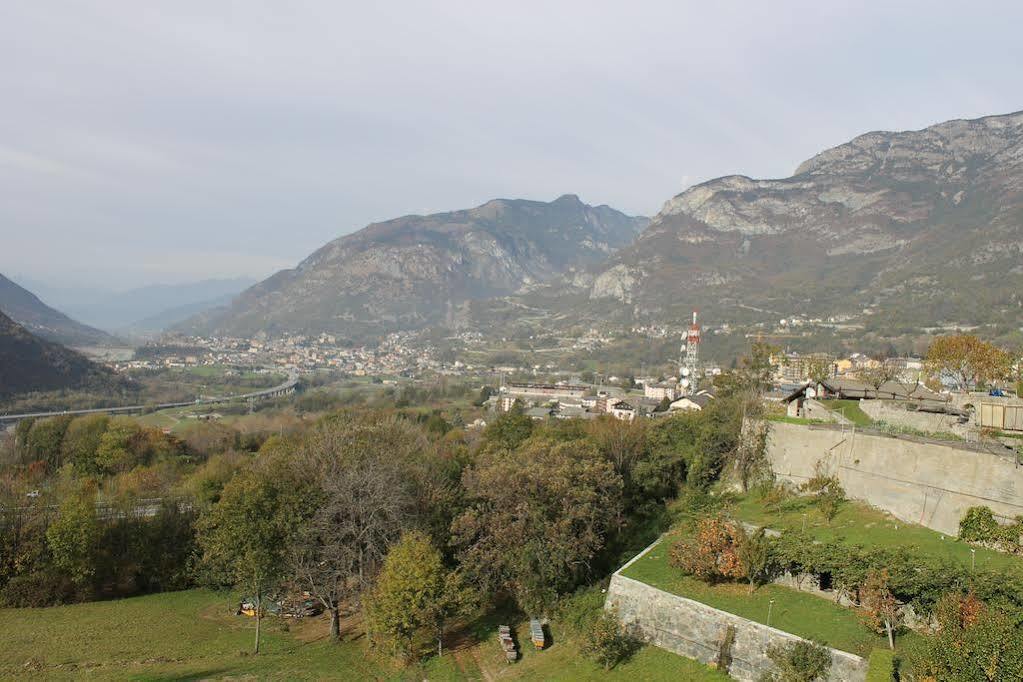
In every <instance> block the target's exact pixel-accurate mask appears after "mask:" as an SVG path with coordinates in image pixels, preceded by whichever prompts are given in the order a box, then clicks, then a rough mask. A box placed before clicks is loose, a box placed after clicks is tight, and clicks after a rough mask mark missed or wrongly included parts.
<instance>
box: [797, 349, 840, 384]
mask: <svg viewBox="0 0 1023 682" xmlns="http://www.w3.org/2000/svg"><path fill="white" fill-rule="evenodd" d="M803 367H804V371H805V372H806V378H807V379H809V380H810V381H812V382H813V385H814V386H816V385H817V384H820V383H821V382H822V381H824V380H825V379H830V378H831V377H833V376H834V375H835V362H834V360H832V359H831V358H830V357H828V356H827V355H822V354H819V353H817V354H814V355H810V356H808V357H807V358H806V361H805V364H804V365H803Z"/></svg>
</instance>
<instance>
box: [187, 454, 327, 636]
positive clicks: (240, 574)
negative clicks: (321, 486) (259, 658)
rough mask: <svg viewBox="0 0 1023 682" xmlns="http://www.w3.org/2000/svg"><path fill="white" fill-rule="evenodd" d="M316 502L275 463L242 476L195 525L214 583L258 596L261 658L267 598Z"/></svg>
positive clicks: (257, 617) (264, 462)
mask: <svg viewBox="0 0 1023 682" xmlns="http://www.w3.org/2000/svg"><path fill="white" fill-rule="evenodd" d="M315 501H316V494H315V491H313V490H310V489H308V488H307V487H304V486H303V485H302V481H300V480H296V478H295V477H294V476H293V475H292V472H291V471H290V470H289V467H288V466H286V463H285V462H282V461H279V460H278V459H277V458H274V459H271V460H270V461H263V462H261V463H260V466H256V467H254V468H252V469H247V470H243V471H241V472H239V473H238V474H237V475H236V476H235V477H234V478H232V479H231V480H230V481H229V482H228V483H227V485H225V486H224V489H223V491H222V492H221V495H220V499H219V500H218V501H217V503H216V504H215V505H213V506H212V507H211V508H210V509H209V510H208V511H207V512H206V513H204V514H203V515H202V516H201V517H200V518H199V520H198V522H197V524H196V535H197V537H196V539H197V542H198V545H199V549H200V550H201V553H202V556H201V559H202V564H203V567H204V568H205V570H206V571H207V575H208V577H209V578H210V579H211V581H212V582H214V583H219V584H227V585H233V586H235V587H237V588H240V589H244V590H248V591H249V592H250V594H251V595H253V598H254V600H255V607H256V608H255V611H256V641H255V646H254V651H255V652H256V653H259V635H260V619H261V611H262V600H263V597H264V596H265V595H266V594H267V592H268V591H270V590H271V589H272V588H273V587H274V586H275V585H277V584H278V583H279V582H280V581H281V579H282V578H283V576H284V573H285V567H286V565H287V563H286V562H287V558H288V555H289V552H290V550H291V543H292V541H293V539H294V537H295V536H296V534H297V531H298V529H299V527H300V524H301V523H302V522H303V521H304V520H306V519H307V518H308V517H309V516H310V515H311V513H310V512H311V509H310V507H311V505H312V504H315Z"/></svg>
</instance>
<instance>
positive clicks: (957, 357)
mask: <svg viewBox="0 0 1023 682" xmlns="http://www.w3.org/2000/svg"><path fill="white" fill-rule="evenodd" d="M925 362H926V367H927V369H928V371H929V372H931V373H933V374H937V375H940V376H944V377H947V378H948V379H950V380H951V381H952V382H953V383H954V385H955V387H956V389H957V390H960V391H968V390H970V388H972V387H973V386H975V385H977V384H981V383H990V382H993V381H997V380H1000V379H1004V378H1006V376H1007V375H1008V374H1009V372H1010V366H1011V364H1012V363H1011V360H1010V357H1009V354H1008V353H1006V352H1005V351H1003V350H1001V349H1000V348H997V347H995V346H993V345H991V344H990V343H987V342H986V341H982V340H981V339H979V338H977V337H976V336H973V335H972V334H956V335H952V336H939V337H938V338H936V339H935V340H934V342H933V343H931V346H930V348H928V349H927V358H926V360H925Z"/></svg>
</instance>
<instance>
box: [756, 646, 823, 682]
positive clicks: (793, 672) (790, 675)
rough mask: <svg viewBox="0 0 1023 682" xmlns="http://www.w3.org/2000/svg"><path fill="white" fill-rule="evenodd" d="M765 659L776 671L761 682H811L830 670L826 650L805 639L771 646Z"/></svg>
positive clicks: (764, 676)
mask: <svg viewBox="0 0 1023 682" xmlns="http://www.w3.org/2000/svg"><path fill="white" fill-rule="evenodd" d="M767 657H768V658H770V659H771V662H772V663H774V665H775V666H777V668H778V670H777V671H776V672H770V673H765V674H764V675H763V676H761V678H760V679H761V682H773V681H777V682H813V681H814V680H817V679H821V678H823V677H825V676H826V675H827V674H828V671H829V670H831V654H829V653H828V650H827V649H825V648H824V647H822V646H821V645H820V644H817V643H816V642H808V641H807V640H805V639H801V640H799V641H796V642H793V643H791V644H787V645H780V644H772V645H771V646H769V647H768V648H767Z"/></svg>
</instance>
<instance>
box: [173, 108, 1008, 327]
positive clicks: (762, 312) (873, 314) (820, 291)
mask: <svg viewBox="0 0 1023 682" xmlns="http://www.w3.org/2000/svg"><path fill="white" fill-rule="evenodd" d="M694 308H700V309H702V310H704V311H706V313H707V315H709V316H710V317H713V318H715V319H717V320H718V321H735V322H737V323H743V322H750V321H754V320H765V319H775V320H776V319H778V318H779V317H787V316H791V315H794V314H806V315H811V316H820V317H824V318H836V319H840V320H848V319H857V320H860V321H865V323H866V325H867V326H868V327H873V328H876V329H880V330H882V331H883V332H884V333H888V332H891V333H894V332H895V331H896V330H897V329H904V330H919V328H920V327H924V326H930V325H935V324H940V323H941V322H944V321H949V322H954V323H963V324H985V323H988V324H992V325H995V326H996V327H998V328H1000V329H1012V330H1015V329H1016V327H1018V324H1019V322H1018V320H1019V315H1020V313H1021V308H1023V112H1018V113H1013V114H1007V115H1001V116H988V117H985V118H980V119H975V120H954V121H948V122H945V123H941V124H938V125H934V126H931V127H928V128H924V129H922V130H917V131H906V132H871V133H867V134H865V135H861V136H859V137H857V138H855V139H853V140H851V141H849V142H847V143H845V144H841V145H839V146H837V147H834V148H832V149H829V150H826V151H823V152H821V153H819V154H817V155H816V156H814V157H813V158H811V159H809V160H807V161H805V162H803V163H801V164H799V166H798V167H797V168H796V169H795V172H794V173H793V175H792V176H790V177H787V178H782V179H754V178H750V177H746V176H742V175H732V176H726V177H722V178H717V179H714V180H710V181H708V182H704V183H701V184H698V185H695V186H693V187H690V188H688V189H686V190H685V191H683V192H682V193H680V194H678V195H677V196H675V197H672V198H671V199H669V200H668V201H667V202H665V204H664V205H663V207H662V209H661V210H660V212H659V213H658V214H657V215H656V216H654V217H653V218H652V219H650V220H649V221H648V220H647V219H645V218H637V217H630V216H626V215H624V214H622V213H620V212H618V211H615V210H614V209H611V208H609V207H607V206H599V207H592V206H587V205H585V204H583V203H582V202H581V201H580V200H579V199H578V198H577V197H575V196H573V195H566V196H563V197H561V198H559V199H557V200H555V201H553V202H550V203H543V202H535V201H523V200H504V199H499V200H495V201H491V202H488V203H486V204H483V205H482V206H479V207H477V208H474V209H469V210H463V211H454V212H451V213H442V214H437V215H431V216H406V217H404V218H398V219H396V220H390V221H387V222H383V223H376V224H373V225H370V226H368V227H366V228H364V229H362V230H360V231H359V232H356V233H354V234H351V235H348V236H346V237H341V238H340V239H337V240H335V241H333V242H331V243H329V244H327V245H326V246H324V247H323V248H321V249H319V250H318V251H316V252H315V253H313V254H312V255H311V256H309V257H308V258H307V259H306V260H305V261H303V262H302V263H301V264H299V265H298V267H296V268H295V269H293V270H285V271H282V272H279V273H277V274H276V275H274V276H272V277H271V278H269V279H267V280H265V281H263V282H261V283H259V284H257V285H255V286H253V287H252V288H250V289H248V290H247V291H245V292H243V293H242V294H241V295H240V296H238V297H237V298H236V299H235V300H234V302H233V303H232V304H231V305H230V306H228V307H225V308H222V309H217V310H214V311H210V312H208V313H206V314H203V315H200V316H198V317H195V318H192V319H191V320H188V321H187V322H186V323H184V324H183V325H181V326H180V329H182V330H184V331H193V332H203V333H222V334H229V335H238V336H247V335H251V334H253V333H256V332H259V331H266V332H269V333H271V334H274V333H280V332H289V331H290V332H297V331H303V332H304V331H333V332H339V333H342V334H346V335H349V336H358V335H361V334H368V333H375V332H380V331H387V330H392V329H413V328H419V327H423V326H427V325H432V324H443V325H446V326H449V327H450V326H455V327H460V326H469V327H476V328H480V329H487V328H490V327H491V326H492V325H493V324H494V323H495V322H498V321H499V322H518V321H521V319H523V318H525V317H529V318H531V319H532V320H534V321H536V320H540V321H541V322H542V324H543V325H545V326H548V327H549V326H550V325H555V326H557V325H563V326H567V325H572V324H577V323H579V322H584V323H593V322H611V323H616V324H621V325H628V324H634V323H636V322H644V323H647V322H649V323H662V324H663V323H672V322H678V321H680V320H684V319H686V318H687V317H688V316H689V314H690V311H691V310H693V309H694ZM527 310H528V315H524V312H523V311H527Z"/></svg>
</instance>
